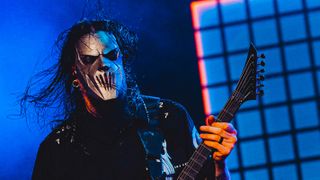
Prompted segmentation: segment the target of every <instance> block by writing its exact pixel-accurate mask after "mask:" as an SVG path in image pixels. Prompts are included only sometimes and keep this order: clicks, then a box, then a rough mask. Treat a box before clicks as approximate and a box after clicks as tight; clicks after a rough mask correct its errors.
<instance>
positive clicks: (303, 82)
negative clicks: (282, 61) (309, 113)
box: [289, 73, 315, 99]
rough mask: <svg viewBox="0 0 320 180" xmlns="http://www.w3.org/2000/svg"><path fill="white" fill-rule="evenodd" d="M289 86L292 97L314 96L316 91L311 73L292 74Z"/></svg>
mask: <svg viewBox="0 0 320 180" xmlns="http://www.w3.org/2000/svg"><path fill="white" fill-rule="evenodd" d="M289 86H290V92H291V96H292V99H301V98H308V97H313V96H314V93H315V92H314V87H313V78H312V75H311V73H299V74H293V75H290V76H289Z"/></svg>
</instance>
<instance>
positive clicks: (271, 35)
mask: <svg viewBox="0 0 320 180" xmlns="http://www.w3.org/2000/svg"><path fill="white" fill-rule="evenodd" d="M266 34H268V38H265V36H266ZM253 35H254V39H255V44H256V46H265V45H272V44H277V43H278V33H277V27H276V21H275V20H274V19H270V20H264V21H257V22H254V23H253Z"/></svg>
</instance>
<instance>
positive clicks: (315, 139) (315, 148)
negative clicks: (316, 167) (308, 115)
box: [297, 130, 320, 157]
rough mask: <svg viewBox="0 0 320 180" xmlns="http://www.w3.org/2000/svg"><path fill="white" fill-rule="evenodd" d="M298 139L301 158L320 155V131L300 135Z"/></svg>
mask: <svg viewBox="0 0 320 180" xmlns="http://www.w3.org/2000/svg"><path fill="white" fill-rule="evenodd" d="M297 137H298V147H299V155H300V157H312V156H319V155H320V143H319V142H320V130H317V131H309V132H304V133H299V134H298V136H297Z"/></svg>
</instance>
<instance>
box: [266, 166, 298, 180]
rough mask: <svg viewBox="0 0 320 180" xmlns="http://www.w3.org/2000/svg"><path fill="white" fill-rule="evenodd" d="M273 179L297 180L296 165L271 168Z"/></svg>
mask: <svg viewBox="0 0 320 180" xmlns="http://www.w3.org/2000/svg"><path fill="white" fill-rule="evenodd" d="M272 171H273V174H274V179H275V180H285V179H290V180H298V176H297V173H296V172H297V167H296V166H295V165H294V164H290V165H284V166H278V167H274V168H273V169H272Z"/></svg>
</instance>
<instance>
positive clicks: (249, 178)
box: [245, 169, 269, 180]
mask: <svg viewBox="0 0 320 180" xmlns="http://www.w3.org/2000/svg"><path fill="white" fill-rule="evenodd" d="M257 177H258V179H259V180H269V175H268V171H267V169H259V170H249V171H246V172H245V179H246V180H257Z"/></svg>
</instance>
